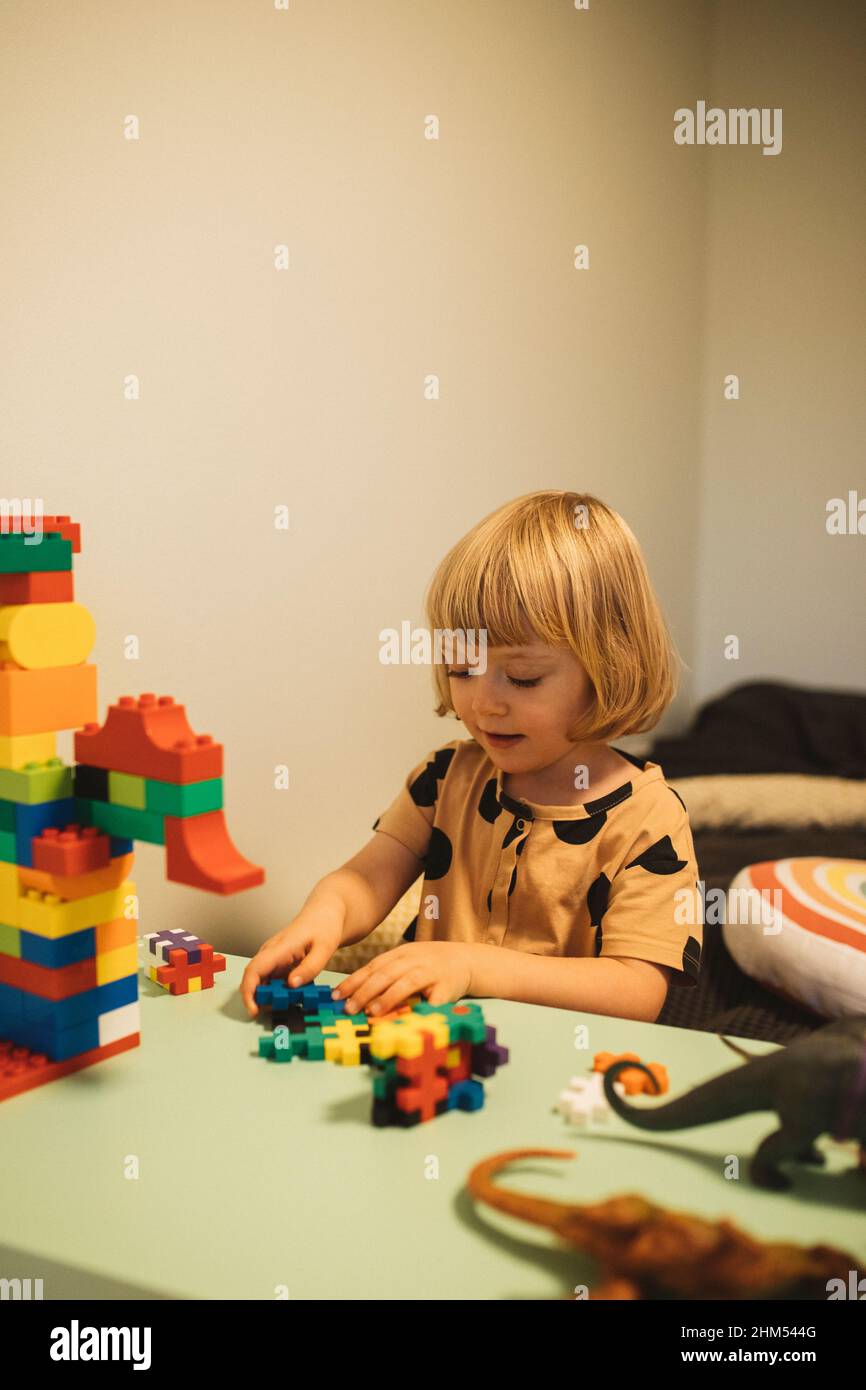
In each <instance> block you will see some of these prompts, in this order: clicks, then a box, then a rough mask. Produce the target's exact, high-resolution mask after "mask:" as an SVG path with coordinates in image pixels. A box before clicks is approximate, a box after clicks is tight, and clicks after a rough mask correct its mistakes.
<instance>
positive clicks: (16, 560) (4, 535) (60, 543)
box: [0, 531, 72, 574]
mask: <svg viewBox="0 0 866 1390" xmlns="http://www.w3.org/2000/svg"><path fill="white" fill-rule="evenodd" d="M28 540H29V541H30V544H29V545H28V544H27V543H26V542H27V541H28ZM71 569H72V541H65V540H64V539H63V537H62V536H61V534H60V532H59V531H45V532H43V534H42V538H41V540H39V541H38V542H37V543H35V544H34V543H33V537H32V536H31V537H27V536H23V535H21V533H20V532H17V531H10V532H0V574H32V573H33V572H34V571H35V570H71Z"/></svg>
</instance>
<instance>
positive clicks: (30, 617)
mask: <svg viewBox="0 0 866 1390" xmlns="http://www.w3.org/2000/svg"><path fill="white" fill-rule="evenodd" d="M95 641H96V625H95V623H94V621H93V618H92V617H91V616H90V613H89V612H88V611H87V609H86V608H85V607H84V606H83V604H80V603H5V604H2V605H0V661H14V662H15V665H16V666H23V667H24V669H25V670H28V671H37V670H44V669H45V668H47V667H49V666H78V665H80V664H81V662H82V661H86V660H87V658H88V656H89V655H90V653H91V652H92V651H93V644H94V642H95Z"/></svg>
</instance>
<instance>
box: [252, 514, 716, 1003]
mask: <svg viewBox="0 0 866 1390" xmlns="http://www.w3.org/2000/svg"><path fill="white" fill-rule="evenodd" d="M426 606H427V618H428V623H429V625H430V628H431V630H432V631H433V632H451V633H454V632H458V631H459V632H462V633H465V634H470V633H475V634H479V633H483V632H486V643H487V647H486V662H485V661H482V660H476V662H475V664H474V665H469V664H464V665H461V666H455V665H449V666H445V665H444V664H443V663H439V664H437V665H434V668H433V669H434V677H435V682H436V686H437V689H438V694H439V703H438V705H437V707H436V713H437V714H439V715H445V714H446V713H450V712H453V713H454V714H455V715H456V717H457V718H458V719H459V720H460V721H461V722H462V723H463V724H464V725H465V726H466V729H467V730H468V732H469V734H470V735H471V737H470V738H469V739H454V740H452V741H451V742H450V743H446V744H444V745H443V746H442V747H441V748H438V749H435V750H431V751H430V752H429V753H428V754H427V755H426V756H425V757H424V758H422V760H421V761H420V762H419V763H418V764H417V766H415V767H414V768H413V769H412V771H411V772H410V773H409V775H408V777H407V778H406V781H405V783H404V785H403V787H402V789H401V790H400V792H399V795H398V796H397V797H396V799H395V800H394V801H393V802H392V804H391V805H390V806H389V807H388V809H387V810H385V811H383V813H382V814H381V815H380V816H379V818H378V819H377V820H376V821H375V823H374V825H373V829H374V831H375V834H374V835H373V838H372V839H371V840H370V841H369V842H368V843H367V844H366V845H365V846H364V848H363V849H361V850H360V852H359V853H358V854H356V855H355V856H354V858H352V859H350V860H349V861H348V862H347V863H346V864H344V865H343V866H342V868H339V869H337V870H336V871H335V872H333V873H330V874H327V875H326V876H325V877H324V878H323V879H322V880H321V881H320V882H319V883H318V884H317V885H316V887H315V888H314V889H313V891H312V892H311V893H310V895H309V897H308V898H307V900H306V902H305V903H304V905H303V907H302V909H301V911H300V912H299V914H298V916H297V917H296V918H295V919H294V921H292V922H291V923H290V924H289V925H288V926H287V927H285V928H284V929H283V930H282V931H280V932H277V934H276V935H275V936H273V937H271V938H270V940H269V941H267V942H265V944H264V945H263V946H262V947H261V949H260V950H259V951H258V953H257V954H256V956H255V957H254V958H253V960H252V961H251V962H250V964H249V965H248V966H247V969H246V971H245V973H244V978H243V983H242V985H241V993H242V996H243V999H244V1002H245V1004H246V1007H247V1009H248V1011H249V1012H250V1014H251V1015H255V1014H256V1013H257V1012H258V1010H257V1008H256V1005H255V1003H254V1000H253V994H254V991H255V987H256V985H257V984H258V983H259V982H260V980H261V979H263V978H266V977H267V976H268V975H270V974H272V973H273V974H283V975H285V974H286V973H287V967H288V968H289V969H288V975H289V984H290V985H292V986H295V985H302V984H307V983H308V982H309V981H310V980H312V979H314V977H315V976H316V975H317V974H318V973H319V971H320V970H322V969H323V968H324V967H325V966H326V965H327V963H328V961H329V960H330V958H331V956H332V955H333V953H334V952H335V951H336V950H337V949H338V948H339V947H340V946H345V945H348V944H349V943H351V942H355V941H360V940H361V939H362V938H363V937H365V936H367V935H368V934H369V933H370V932H371V931H372V930H373V928H374V927H376V926H377V925H378V924H379V922H381V921H382V919H383V918H384V917H386V916H387V914H388V913H389V912H390V911H391V909H392V908H393V907H394V905H395V903H397V902H398V900H399V899H400V898H401V897H402V896H403V894H404V893H405V892H406V891H407V890H408V888H410V887H411V885H412V884H413V883H414V882H415V880H416V879H417V878H418V877H419V876H420V874H421V873H422V872H423V874H424V883H423V890H422V895H421V907H420V911H419V913H418V916H417V917H416V918H415V920H414V922H413V923H412V925H411V926H410V928H409V929H408V931H407V932H406V933H405V935H404V938H403V944H401V945H399V946H398V947H396V949H394V950H390V951H385V952H383V953H382V954H381V955H379V956H376V957H375V958H374V959H373V960H372V961H370V962H369V963H368V964H367V965H365V966H363V967H362V968H361V969H360V970H356V971H354V972H353V974H351V975H349V976H348V977H347V978H346V979H345V980H344V981H343V982H342V983H341V984H340V985H339V986H337V988H336V989H335V990H334V991H333V997H334V998H337V999H345V1000H346V1001H347V1003H346V1009H347V1012H349V1013H353V1012H355V1011H357V1010H364V1011H366V1013H368V1014H371V1015H374V1016H375V1015H376V1014H377V1013H380V1014H381V1013H387V1012H388V1011H389V1010H390V1009H393V1008H396V1007H397V1006H398V1005H399V1004H401V1003H402V1002H404V1001H405V1000H406V999H407V998H408V997H409V996H410V995H413V994H422V995H424V996H425V997H426V998H427V999H428V1000H429V1001H430V1003H432V1004H442V1003H447V1002H449V1001H451V1000H456V999H462V998H464V997H466V996H468V995H470V996H471V995H476V996H496V997H499V998H501V999H516V1000H524V1001H526V1002H528V1003H533V1004H548V1005H552V1006H553V1007H555V1008H562V1009H575V1010H580V1011H582V1012H588V1013H598V1014H614V1015H618V1016H620V1017H623V1018H635V1019H644V1020H648V1021H653V1020H655V1019H656V1018H657V1017H658V1014H659V1012H660V1010H661V1008H662V1005H663V1004H664V1001H665V997H666V993H667V989H668V985H669V983H671V984H684V985H693V984H694V983H695V981H696V978H697V975H698V970H699V966H700V955H701V941H702V929H701V922H702V914H701V912H700V901H699V897H698V893H697V876H698V873H697V864H696V861H695V851H694V845H693V843H692V836H691V830H690V828H689V820H688V816H687V814H686V809H685V806H684V805H683V803H682V801H681V800H680V798H679V796H678V795H677V793H676V792H675V791H673V789H672V788H671V787H669V786H668V785H667V783H666V782H665V780H664V776H663V773H662V769H661V768H660V767H659V766H658V765H657V764H656V763H652V762H649V761H645V760H643V759H639V758H635V757H632V756H631V755H630V754H628V753H624V752H622V751H620V750H619V749H617V748H614V747H612V746H610V744H609V740H610V739H611V738H621V737H624V736H626V735H628V734H635V733H640V732H643V731H645V730H648V729H652V728H653V727H654V726H655V724H656V723H657V722H658V720H659V718H660V716H661V714H662V712H663V711H664V709H665V707H666V706H667V705H668V704H669V703H670V701H671V699H672V698H673V696H674V694H675V692H676V685H677V672H676V671H675V665H676V662H677V661H678V658H677V656H676V653H675V651H674V648H673V645H672V643H671V639H670V636H669V634H668V631H667V628H666V625H665V622H664V619H663V617H662V614H661V611H660V609H659V606H658V602H657V600H656V598H655V595H654V593H653V590H652V586H651V584H650V580H649V577H648V574H647V570H646V566H645V563H644V560H643V556H642V554H641V550H640V547H639V545H638V542H637V540H636V539H635V537H634V535H633V534H632V532H631V530H630V529H629V527H628V526H627V525H626V523H625V522H624V521H623V520H622V518H621V517H620V516H618V515H617V513H616V512H614V511H611V510H610V508H608V507H606V506H605V505H604V503H603V502H600V501H599V500H598V499H597V498H595V497H592V496H589V495H586V494H579V493H572V492H547V491H544V492H534V493H529V494H528V495H527V496H525V497H519V498H517V499H516V500H515V501H513V502H509V503H506V505H505V506H503V507H500V508H499V509H498V510H497V511H495V512H493V513H492V514H491V515H490V516H488V517H486V518H485V519H484V520H483V521H481V522H479V523H478V525H477V526H475V527H474V528H473V529H472V530H471V531H470V532H469V534H468V535H467V536H465V537H464V538H463V539H462V540H461V541H459V542H458V543H457V545H455V546H454V548H453V549H452V550H451V551H450V552H449V554H448V555H446V557H445V559H444V560H443V561H442V562H441V564H440V566H439V568H438V570H437V571H436V574H435V575H434V577H433V580H432V582H431V585H430V588H429V591H428V595H427V605H426ZM478 650H479V644H478V642H476V645H475V647H474V648H473V647H472V646H471V645H467V646H466V648H465V649H464V654H468V653H471V652H473V651H474V652H476V653H477V652H478ZM291 967H294V968H291Z"/></svg>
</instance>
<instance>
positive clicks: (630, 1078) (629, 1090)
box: [592, 1052, 670, 1096]
mask: <svg viewBox="0 0 866 1390" xmlns="http://www.w3.org/2000/svg"><path fill="white" fill-rule="evenodd" d="M640 1061H641V1059H640V1057H638V1055H637V1053H636V1052H597V1053H596V1054H595V1057H594V1058H593V1064H592V1065H593V1071H598V1072H606V1071H607V1069H608V1067H611V1066H613V1064H614V1062H640ZM641 1065H642V1066H643V1065H646V1066H647V1071H649V1072H651V1073H652V1075H653V1077H654V1078H655V1081H656V1085H657V1087H658V1089H657V1090H655V1091H654V1090H653V1085H652V1081H651V1080H650V1078H649V1077H648V1076H647V1074H646V1072H642V1071H638V1069H637V1067H635V1068H634V1070H629V1069H628V1068H626V1070H625V1071H621V1072H620V1074H619V1076H618V1077H617V1081H618V1082H622V1084H623V1086H624V1087H625V1091H626V1095H629V1096H639V1095H648V1096H653V1095H662V1094H663V1093H664V1092H665V1091H667V1090H668V1089H669V1087H670V1082H669V1081H668V1074H667V1070H666V1068H665V1067H663V1066H662V1065H661V1063H660V1062H650V1063H648V1064H644V1063H641Z"/></svg>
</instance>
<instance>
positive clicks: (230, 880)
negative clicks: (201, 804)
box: [165, 811, 265, 893]
mask: <svg viewBox="0 0 866 1390" xmlns="http://www.w3.org/2000/svg"><path fill="white" fill-rule="evenodd" d="M165 875H166V878H168V879H169V880H171V882H172V883H185V884H187V885H188V886H189V887H190V888H206V889H209V891H210V892H212V893H239V892H240V891H241V890H242V889H244V888H255V887H256V886H257V884H259V883H264V880H265V873H264V870H263V869H261V868H259V866H258V865H257V864H251V863H250V861H249V860H248V859H244V857H243V855H242V854H240V853H239V852H238V850H236V849H235V847H234V845H233V844H232V842H231V839H230V838H229V832H228V829H227V828H226V822H225V816H224V815H223V813H222V811H206V812H204V814H203V815H200V816H166V818H165Z"/></svg>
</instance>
